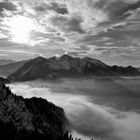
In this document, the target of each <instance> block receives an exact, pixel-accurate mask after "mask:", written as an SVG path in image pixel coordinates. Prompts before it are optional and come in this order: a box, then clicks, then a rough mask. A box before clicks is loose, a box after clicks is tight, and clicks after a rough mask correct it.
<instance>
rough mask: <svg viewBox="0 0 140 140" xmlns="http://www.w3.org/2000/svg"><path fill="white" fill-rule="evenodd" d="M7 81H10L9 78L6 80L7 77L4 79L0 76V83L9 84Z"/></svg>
mask: <svg viewBox="0 0 140 140" xmlns="http://www.w3.org/2000/svg"><path fill="white" fill-rule="evenodd" d="M9 83H10V81H9V80H7V79H5V78H2V77H0V84H9Z"/></svg>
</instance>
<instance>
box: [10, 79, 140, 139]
mask: <svg viewBox="0 0 140 140" xmlns="http://www.w3.org/2000/svg"><path fill="white" fill-rule="evenodd" d="M9 86H10V88H11V89H12V91H13V93H15V94H16V95H22V96H23V97H25V98H30V97H34V96H35V97H42V98H45V99H47V100H48V101H51V102H53V103H55V104H56V105H58V106H61V107H63V108H64V110H65V113H66V116H67V118H68V120H69V122H70V127H71V128H72V132H73V134H74V135H75V136H78V137H81V138H83V139H85V140H86V139H87V140H90V139H91V138H95V139H99V140H139V138H140V124H139V122H140V78H137V77H136V78H131V77H127V78H125V77H124V78H116V79H114V78H97V79H70V78H65V79H60V80H56V81H39V80H37V81H33V82H24V83H22V82H21V83H13V84H10V85H9Z"/></svg>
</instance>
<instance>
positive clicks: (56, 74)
mask: <svg viewBox="0 0 140 140" xmlns="http://www.w3.org/2000/svg"><path fill="white" fill-rule="evenodd" d="M136 75H140V72H139V71H138V70H137V69H136V68H134V67H132V66H128V67H119V66H109V65H106V64H105V63H103V62H101V61H99V60H97V59H93V58H89V57H84V58H75V57H71V56H69V55H63V56H61V57H51V58H48V59H47V58H44V57H37V58H35V59H32V60H30V61H28V62H26V63H25V64H24V65H23V66H22V67H20V68H19V69H18V70H17V71H16V72H15V73H13V74H11V75H9V76H8V79H9V80H10V81H30V80H35V79H53V78H60V77H83V76H136Z"/></svg>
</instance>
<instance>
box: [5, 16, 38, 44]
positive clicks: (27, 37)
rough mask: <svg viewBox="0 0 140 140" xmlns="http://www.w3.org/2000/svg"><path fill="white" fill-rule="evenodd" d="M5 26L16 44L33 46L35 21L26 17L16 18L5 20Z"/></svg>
mask: <svg viewBox="0 0 140 140" xmlns="http://www.w3.org/2000/svg"><path fill="white" fill-rule="evenodd" d="M3 24H4V25H6V30H7V31H8V32H9V35H10V39H11V41H12V42H15V43H23V44H32V43H33V41H32V40H31V33H32V31H34V30H35V29H36V25H35V23H34V21H33V19H31V18H29V17H25V16H21V15H18V16H14V17H12V18H7V19H5V21H4V23H3Z"/></svg>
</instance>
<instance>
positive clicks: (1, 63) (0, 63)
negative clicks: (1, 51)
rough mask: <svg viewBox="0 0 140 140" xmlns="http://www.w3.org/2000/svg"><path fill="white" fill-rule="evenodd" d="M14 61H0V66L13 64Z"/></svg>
mask: <svg viewBox="0 0 140 140" xmlns="http://www.w3.org/2000/svg"><path fill="white" fill-rule="evenodd" d="M15 62H16V61H14V60H6V59H0V66H1V65H6V64H10V63H15Z"/></svg>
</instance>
